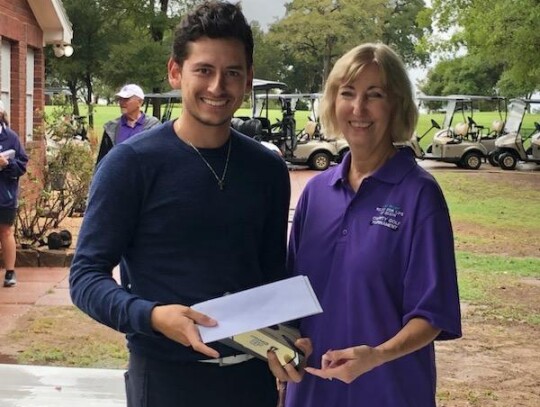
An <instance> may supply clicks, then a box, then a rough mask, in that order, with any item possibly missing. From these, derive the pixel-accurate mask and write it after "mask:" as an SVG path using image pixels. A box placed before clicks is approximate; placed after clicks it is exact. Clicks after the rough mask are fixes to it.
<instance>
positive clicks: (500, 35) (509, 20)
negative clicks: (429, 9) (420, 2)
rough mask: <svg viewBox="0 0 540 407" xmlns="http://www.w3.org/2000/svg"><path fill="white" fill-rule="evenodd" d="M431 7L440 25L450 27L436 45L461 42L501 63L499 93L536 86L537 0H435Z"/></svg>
mask: <svg viewBox="0 0 540 407" xmlns="http://www.w3.org/2000/svg"><path fill="white" fill-rule="evenodd" d="M433 8H434V11H435V15H436V17H437V20H438V24H439V26H440V27H441V28H442V29H443V30H449V31H452V32H454V34H453V35H452V36H451V38H450V39H449V40H445V41H443V42H442V43H439V44H438V45H439V46H441V45H442V46H446V49H449V47H448V46H450V47H451V48H453V49H454V50H457V49H460V48H464V47H465V48H466V49H467V51H468V54H469V55H471V56H473V57H475V58H477V59H478V60H480V61H483V62H484V63H485V64H486V65H487V66H498V65H502V67H503V69H502V71H501V72H500V75H499V78H498V81H497V87H498V88H499V89H500V93H501V94H504V95H505V96H508V97H514V96H527V95H530V94H531V93H532V92H533V91H534V90H535V89H538V85H539V84H540V54H539V53H538V49H539V46H540V31H539V30H538V29H537V25H538V24H537V22H538V20H539V18H540V7H538V1H537V0H520V1H507V0H474V1H473V0H434V1H433ZM456 27H459V28H460V29H458V30H456Z"/></svg>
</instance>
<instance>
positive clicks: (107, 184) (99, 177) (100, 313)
mask: <svg viewBox="0 0 540 407" xmlns="http://www.w3.org/2000/svg"><path fill="white" fill-rule="evenodd" d="M143 190H144V182H143V177H141V170H140V166H139V165H138V157H137V155H136V154H135V153H134V152H133V150H132V149H131V147H130V146H127V145H119V146H118V148H115V149H114V150H113V151H111V152H110V153H109V154H107V157H106V159H105V160H103V162H102V163H101V165H99V167H98V169H97V171H96V173H95V175H94V179H93V181H92V185H91V187H90V194H89V198H88V207H87V211H86V213H85V216H84V220H83V224H82V227H81V230H80V234H79V238H78V242H77V249H76V251H75V256H74V259H73V263H72V267H71V271H70V277H69V282H70V293H71V298H72V300H73V303H74V304H75V305H76V306H77V307H79V308H80V309H81V310H83V311H84V312H85V313H87V314H88V315H90V316H91V317H92V318H94V319H95V320H97V321H99V322H101V323H103V324H104V325H107V326H109V327H111V328H113V329H116V330H118V331H120V332H124V333H142V334H146V335H152V336H154V335H157V334H156V333H155V332H154V331H153V330H152V328H151V323H150V314H151V311H152V309H153V307H154V306H155V305H156V303H155V302H152V301H148V300H145V299H143V298H140V297H138V296H136V295H133V294H131V293H128V292H127V291H126V290H125V289H124V288H123V287H121V286H120V285H118V284H117V283H116V281H115V280H114V278H113V277H112V270H113V268H114V267H115V266H116V265H117V264H118V263H119V262H120V259H121V256H122V255H123V253H124V252H125V250H126V248H127V247H128V245H129V244H130V237H131V236H133V235H134V230H135V228H136V227H137V219H138V218H139V212H140V208H141V202H142V196H143V194H142V191H143Z"/></svg>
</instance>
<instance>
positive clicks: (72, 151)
mask: <svg viewBox="0 0 540 407" xmlns="http://www.w3.org/2000/svg"><path fill="white" fill-rule="evenodd" d="M65 110H66V107H63V106H60V107H59V108H58V109H55V110H54V111H53V113H52V114H50V115H48V116H47V117H46V118H45V120H46V123H47V132H46V140H47V153H46V166H45V168H44V171H43V175H44V182H43V186H42V188H40V190H39V191H38V193H37V194H33V195H29V196H30V197H26V198H22V199H21V200H20V201H19V210H18V213H17V224H16V237H17V240H18V241H19V242H20V243H21V244H26V245H35V244H36V243H39V244H41V245H43V244H45V241H44V237H45V236H46V235H47V234H48V233H49V232H51V231H52V230H54V229H56V228H58V226H59V225H60V223H61V222H62V221H63V220H64V219H65V218H66V217H67V216H73V214H74V213H83V212H84V209H85V206H86V197H87V194H88V188H89V186H90V182H91V180H92V174H93V170H94V157H93V153H92V151H91V148H90V145H89V143H88V142H86V141H81V140H77V139H76V138H74V136H75V133H74V128H73V126H72V125H71V124H70V123H69V122H68V121H66V119H65V118H66V117H69V116H68V115H66V113H65ZM27 176H28V177H29V179H30V181H31V183H34V184H38V183H39V180H38V179H37V177H35V176H34V174H32V171H31V170H29V172H28V174H27Z"/></svg>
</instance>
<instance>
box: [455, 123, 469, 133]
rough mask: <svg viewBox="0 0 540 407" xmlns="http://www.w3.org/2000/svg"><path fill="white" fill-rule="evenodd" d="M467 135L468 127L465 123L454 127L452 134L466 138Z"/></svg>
mask: <svg viewBox="0 0 540 407" xmlns="http://www.w3.org/2000/svg"><path fill="white" fill-rule="evenodd" d="M468 133H469V125H468V124H467V123H463V122H461V123H458V124H456V126H455V127H454V134H455V135H456V136H459V137H467V134H468Z"/></svg>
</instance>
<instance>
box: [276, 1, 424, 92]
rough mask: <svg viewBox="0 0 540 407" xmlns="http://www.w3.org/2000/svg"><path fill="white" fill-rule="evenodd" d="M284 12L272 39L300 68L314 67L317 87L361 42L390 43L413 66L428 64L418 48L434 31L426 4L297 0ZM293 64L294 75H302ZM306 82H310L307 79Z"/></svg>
mask: <svg viewBox="0 0 540 407" xmlns="http://www.w3.org/2000/svg"><path fill="white" fill-rule="evenodd" d="M286 8H287V11H286V14H285V17H284V18H283V19H282V20H281V21H278V22H276V23H275V24H273V25H272V26H271V27H270V32H269V36H270V38H272V41H275V42H276V43H278V44H280V47H281V49H282V52H284V53H286V54H288V55H294V63H295V64H298V65H299V67H300V66H301V67H302V68H305V67H308V68H309V67H312V69H309V71H311V72H314V73H315V75H317V76H318V77H319V79H320V81H319V83H318V86H317V87H318V88H319V89H321V88H322V86H323V85H324V81H325V80H326V77H327V76H328V74H329V72H330V69H331V67H332V64H333V63H334V61H335V59H336V58H337V57H339V56H341V55H342V54H343V53H344V52H345V51H347V50H349V49H351V48H352V47H354V46H356V45H359V44H361V43H363V42H368V41H372V42H376V41H380V42H384V43H387V44H389V45H391V46H393V47H394V48H395V49H396V51H397V52H398V53H400V54H401V55H402V57H403V59H404V60H405V62H407V63H409V64H411V65H414V64H424V63H426V62H427V61H428V60H429V54H428V53H426V52H425V51H421V48H420V47H418V45H419V44H421V43H422V38H423V37H424V35H425V34H426V33H427V32H428V31H429V27H430V24H429V22H430V21H429V17H430V14H429V12H426V9H425V7H424V2H423V0H412V1H405V0H293V1H291V2H290V3H288V4H287V5H286ZM291 66H292V69H291V72H292V73H296V74H298V73H299V72H300V69H297V67H296V66H295V65H293V64H291ZM299 67H298V68H299ZM303 70H304V69H302V71H303ZM304 82H305V83H306V84H311V81H310V80H309V77H308V76H307V75H304ZM303 90H306V89H305V88H304V89H303Z"/></svg>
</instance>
